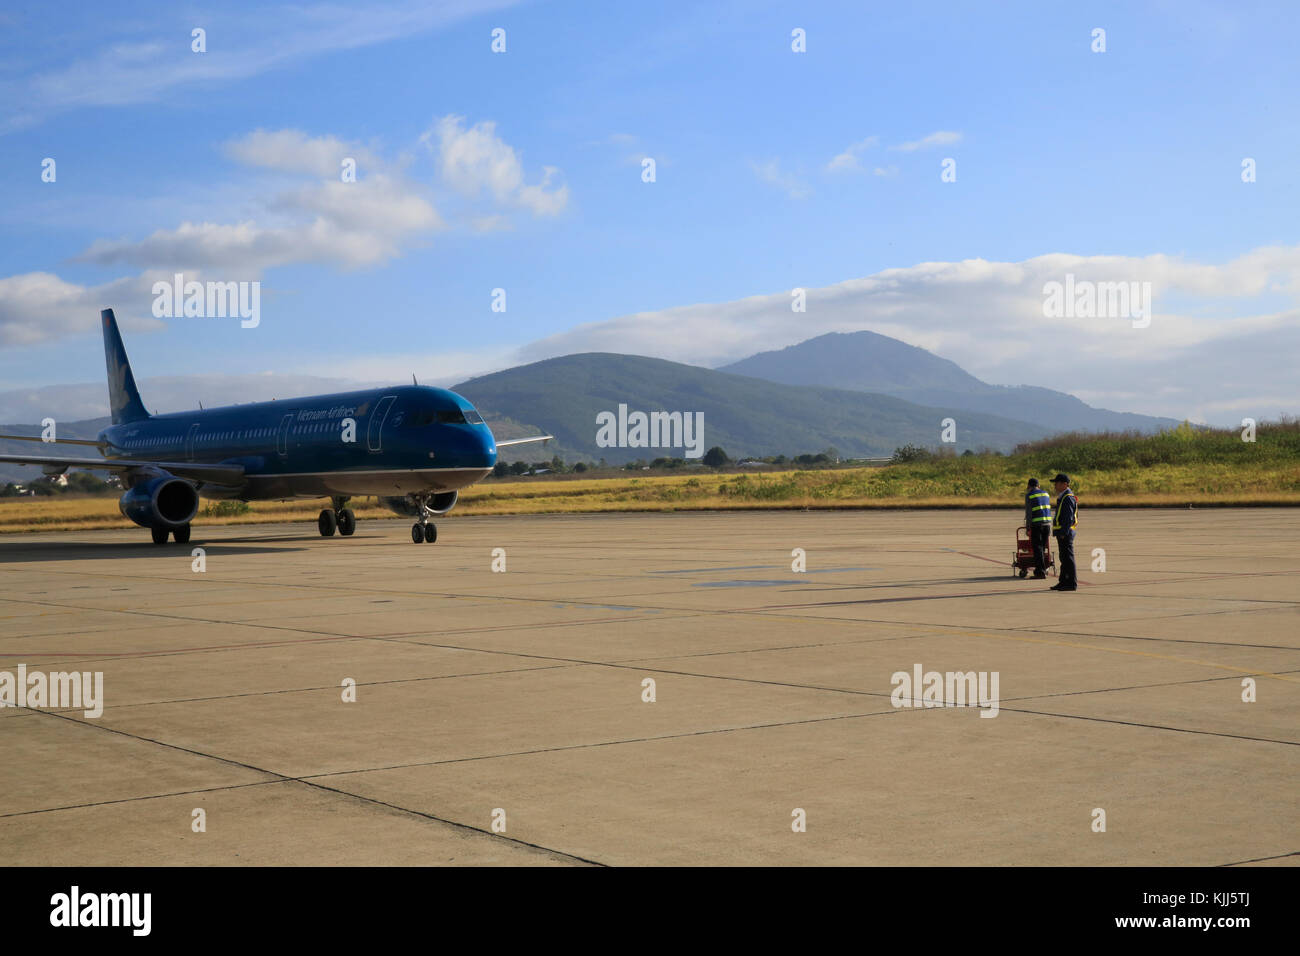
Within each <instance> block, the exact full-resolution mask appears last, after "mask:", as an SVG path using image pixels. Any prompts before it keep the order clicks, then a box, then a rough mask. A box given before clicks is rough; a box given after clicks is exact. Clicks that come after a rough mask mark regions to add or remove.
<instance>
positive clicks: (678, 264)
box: [0, 0, 1300, 422]
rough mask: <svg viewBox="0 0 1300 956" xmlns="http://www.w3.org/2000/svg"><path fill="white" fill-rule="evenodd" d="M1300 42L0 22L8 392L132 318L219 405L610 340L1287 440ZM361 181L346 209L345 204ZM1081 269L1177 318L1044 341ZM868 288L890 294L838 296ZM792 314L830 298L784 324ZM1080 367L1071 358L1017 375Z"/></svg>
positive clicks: (117, 18)
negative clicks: (181, 286)
mask: <svg viewBox="0 0 1300 956" xmlns="http://www.w3.org/2000/svg"><path fill="white" fill-rule="evenodd" d="M895 7H897V8H895ZM1295 20H1296V15H1295V12H1294V8H1293V7H1288V5H1286V4H1278V5H1267V4H1261V5H1252V6H1250V7H1249V8H1248V9H1241V8H1236V7H1230V6H1228V5H1217V6H1216V5H1207V4H1198V3H1184V2H1179V3H1152V4H1140V3H1116V4H1104V3H1103V4H1088V5H1086V6H1084V5H1071V4H1064V3H1048V4H1044V3H1041V2H1038V3H1015V4H998V5H995V6H994V7H992V8H990V6H989V5H981V4H930V5H924V6H918V5H890V6H884V5H875V4H863V3H861V2H855V3H811V4H792V3H764V2H744V3H726V2H713V3H674V2H665V3H660V4H651V5H642V4H622V3H607V2H599V3H597V2H586V3H560V2H525V3H517V4H512V3H509V2H504V0H503V2H500V3H446V4H438V3H432V4H431V3H422V4H414V3H412V4H406V3H381V4H377V5H374V6H364V7H363V5H355V6H344V5H320V6H315V7H310V8H303V7H285V6H277V5H274V4H270V5H264V4H258V3H248V4H240V3H236V4H221V5H214V6H211V7H208V6H204V5H201V4H180V5H164V4H126V5H113V6H112V7H111V8H110V7H109V6H107V5H102V4H70V5H65V6H64V7H63V8H61V9H60V10H59V11H58V12H50V11H49V8H42V7H36V6H30V7H28V8H26V9H24V10H19V11H9V12H5V13H2V14H0V94H3V95H0V103H3V104H4V105H3V107H0V110H2V111H3V112H0V168H2V169H3V171H4V175H3V176H0V395H2V394H4V393H14V392H21V391H23V390H29V389H31V388H34V387H36V386H41V385H55V384H70V383H82V382H86V383H92V382H93V383H98V382H100V381H101V379H102V374H103V373H102V354H101V351H100V348H99V344H98V340H97V334H98V333H97V323H96V319H97V310H98V308H99V307H101V306H108V305H112V306H114V307H115V308H116V309H117V311H118V314H119V317H120V318H123V319H124V320H127V322H126V324H127V328H128V332H127V339H128V341H127V344H128V349H129V350H130V352H131V355H132V359H133V362H134V364H135V365H136V370H137V374H138V375H140V376H141V377H143V378H148V377H150V376H158V375H188V374H205V375H209V376H212V377H213V379H212V381H211V382H209V383H208V384H209V386H210V389H211V391H212V392H213V393H214V394H209V396H208V404H211V403H212V401H213V400H214V399H217V398H220V397H222V386H221V384H220V382H219V379H220V378H221V377H223V376H225V377H228V379H229V381H228V385H229V387H230V388H237V387H240V388H242V386H241V385H240V379H239V378H238V376H241V375H244V374H246V373H267V372H270V373H274V375H275V376H281V377H282V378H283V381H284V386H285V387H289V385H290V383H291V377H292V376H295V375H317V376H326V377H329V376H334V377H338V378H341V379H355V380H364V381H371V380H383V379H391V378H405V377H406V375H408V374H409V373H410V372H416V373H417V374H419V375H420V376H421V377H422V380H425V379H427V380H436V381H443V382H451V381H457V380H460V379H461V378H464V377H467V376H468V375H469V374H472V373H478V372H483V371H487V370H490V369H492V368H498V367H502V366H504V365H509V364H513V362H514V361H518V360H522V359H525V358H536V357H541V356H543V355H545V354H556V352H557V350H558V351H579V350H583V349H584V348H594V347H600V348H608V349H610V350H615V351H628V352H640V353H644V354H659V355H663V356H664V357H668V358H674V359H677V360H681V361H693V362H696V363H698V364H709V365H712V364H720V363H722V362H724V361H729V360H731V359H735V358H739V357H742V356H743V355H747V354H750V353H752V352H754V351H758V350H760V349H765V348H775V347H780V346H783V345H788V344H792V343H793V342H795V341H799V340H801V339H804V338H808V337H811V336H813V335H816V334H820V333H821V332H824V331H830V330H848V329H850V328H854V327H858V328H875V329H877V330H878V331H883V332H885V333H886V334H894V335H897V336H898V337H900V338H904V339H905V340H907V341H910V342H913V343H914V344H918V345H922V346H924V347H927V348H931V349H932V350H934V351H936V352H938V353H939V354H941V355H944V356H945V357H948V358H952V359H954V360H956V361H958V362H959V363H960V364H962V365H963V366H965V367H967V368H968V370H970V371H972V372H973V373H975V374H977V375H980V376H981V377H984V378H986V379H987V380H990V381H994V382H999V383H1007V384H1020V383H1026V384H1037V385H1048V386H1051V387H1056V388H1062V389H1065V390H1069V391H1073V392H1075V393H1077V394H1080V395H1081V397H1084V398H1085V400H1088V401H1091V402H1093V403H1095V404H1100V405H1105V406H1107V407H1114V408H1120V409H1122V410H1133V411H1144V412H1150V413H1158V414H1172V415H1177V416H1179V417H1182V416H1184V415H1190V416H1191V417H1193V418H1194V419H1198V420H1214V421H1220V422H1227V421H1234V420H1236V418H1239V417H1240V415H1244V414H1252V413H1253V414H1256V415H1257V416H1262V417H1269V416H1273V415H1276V414H1278V413H1279V412H1281V411H1288V410H1289V411H1291V412H1292V413H1294V412H1295V411H1297V406H1298V405H1300V393H1297V390H1296V386H1295V385H1294V379H1295V376H1294V369H1293V366H1292V368H1291V370H1290V373H1288V370H1287V364H1288V363H1286V362H1281V361H1279V360H1278V351H1279V346H1283V347H1285V348H1286V349H1290V348H1291V347H1292V346H1294V345H1298V344H1300V331H1298V329H1297V315H1296V301H1295V296H1296V290H1297V281H1298V276H1300V273H1298V272H1297V264H1298V263H1300V254H1297V249H1296V244H1297V242H1300V238H1298V237H1297V226H1296V220H1295V212H1296V210H1297V209H1300V202H1298V201H1297V200H1300V179H1298V178H1297V177H1296V176H1295V175H1294V172H1293V170H1294V168H1295V163H1296V158H1297V157H1300V119H1298V117H1300V114H1298V113H1297V111H1296V110H1295V108H1294V104H1295V102H1296V101H1297V97H1296V94H1297V92H1298V89H1297V87H1298V84H1297V77H1296V72H1297V67H1296V65H1295V57H1294V55H1293V46H1294V42H1293V40H1294V35H1295ZM194 27H202V28H204V29H205V30H206V31H207V37H206V40H207V52H206V53H194V52H192V51H191V49H190V47H191V30H192V29H193V28H194ZM497 27H500V28H503V29H504V30H505V31H506V45H507V50H506V52H505V53H504V54H494V53H493V52H492V51H491V49H490V43H491V35H490V34H491V31H492V30H493V29H494V28H497ZM796 27H798V28H802V29H803V30H805V31H806V35H807V52H805V53H794V52H792V50H791V30H792V29H794V28H796ZM1097 27H1100V28H1103V29H1104V30H1105V31H1106V51H1105V52H1104V53H1094V52H1093V51H1092V50H1091V49H1090V45H1091V43H1092V37H1091V34H1092V31H1093V29H1094V28H1097ZM259 131H260V132H259ZM854 147H856V148H854ZM331 150H333V152H331ZM340 152H343V153H347V154H356V155H359V156H361V157H363V158H362V160H361V162H360V163H359V177H358V178H359V182H358V183H357V184H353V185H354V186H360V187H363V188H361V189H354V190H353V192H352V193H343V192H339V190H338V189H337V188H333V187H334V186H335V184H337V180H338V176H337V174H333V175H327V173H328V172H329V170H330V169H331V168H332V167H331V164H333V163H335V161H334V160H333V159H332V158H329V157H332V156H334V155H335V154H336V153H340ZM322 155H323V156H326V157H327V159H328V162H323V161H319V160H320V157H321V156H322ZM453 156H461V157H462V158H463V160H464V162H463V165H462V168H460V169H459V170H458V169H456V168H453V165H454V164H451V163H449V157H453ZM837 156H838V157H844V158H842V159H841V160H840V161H839V162H838V163H837V161H836V157H837ZM45 157H51V158H54V159H55V160H56V163H57V180H56V181H55V182H53V183H46V182H42V181H41V175H40V174H41V162H42V159H43V158H45ZM644 157H651V158H654V159H655V160H656V163H657V170H656V173H657V178H656V181H655V182H653V183H645V182H642V177H641V172H642V168H641V159H642V158H644ZM1244 157H1251V158H1254V159H1255V160H1256V163H1257V176H1258V179H1257V181H1256V182H1254V183H1249V184H1246V183H1243V182H1242V181H1241V175H1240V171H1241V162H1242V159H1243V158H1244ZM945 158H953V159H955V160H956V163H957V167H956V168H957V181H956V182H953V183H943V182H941V180H940V175H939V173H940V163H941V161H942V160H943V159H945ZM344 188H350V187H344ZM530 190H531V192H530ZM340 202H341V203H354V204H355V205H354V206H349V207H348V209H347V211H346V212H339V209H338V204H339V203H340ZM322 216H324V217H325V219H326V220H328V227H329V228H328V229H325V230H317V231H316V232H313V231H312V224H313V222H314V221H317V220H319V219H320V217H322ZM185 224H189V229H190V233H189V234H184V233H185V230H186V225H185ZM239 224H244V229H243V230H242V231H240V230H239V229H237V227H238V226H239ZM322 232H325V233H327V235H322V234H321V233H322ZM193 233H201V234H202V235H201V241H192V240H193V239H194V236H193ZM155 234H156V235H155ZM150 237H154V239H153V240H152V241H147V240H150ZM308 237H310V241H307V238H308ZM241 242H243V243H246V248H237V247H238V246H239V244H240V243H241ZM268 244H269V246H272V247H274V249H275V250H276V251H275V252H274V254H267V253H266V249H267V248H268ZM1259 250H1274V251H1272V252H1268V251H1266V252H1264V253H1260V252H1259ZM1053 256H1057V257H1060V256H1067V257H1068V256H1074V257H1079V258H1078V259H1077V260H1076V259H1052V258H1050V257H1053ZM1044 257H1049V258H1046V259H1044ZM972 260H974V261H983V262H985V263H989V264H992V265H991V266H990V268H988V269H982V268H980V267H978V266H971V265H969V263H970V262H971V261H972ZM924 263H945V264H949V268H947V269H946V270H940V271H939V273H938V275H939V278H938V279H936V273H935V271H934V270H932V269H931V270H926V269H924V268H922V267H921V264H924ZM962 263H967V265H965V266H962V265H960V264H962ZM1025 263H1030V265H1025ZM181 268H185V269H189V270H195V271H197V272H199V273H200V274H201V275H202V276H203V277H205V278H214V279H219V280H244V279H248V280H260V281H261V283H262V296H263V299H262V318H261V324H260V325H259V326H258V327H257V328H256V329H241V328H240V327H239V323H238V322H237V321H231V320H225V319H215V318H213V319H189V320H184V319H165V320H162V321H158V320H154V319H152V318H151V317H150V316H149V304H150V298H149V296H147V295H144V294H143V292H142V289H147V283H146V284H144V285H143V286H142V285H141V283H142V282H143V280H142V279H141V276H144V275H146V274H149V275H152V274H153V273H155V272H160V273H170V272H171V271H174V270H175V269H181ZM888 270H898V272H896V273H891V272H888ZM1064 271H1073V272H1075V273H1077V274H1079V275H1081V276H1084V275H1091V276H1095V277H1096V278H1098V279H1099V280H1103V279H1106V278H1108V277H1123V278H1132V279H1134V280H1140V281H1152V282H1153V283H1155V284H1156V287H1157V288H1156V299H1157V305H1158V311H1157V315H1158V317H1159V318H1158V321H1157V322H1155V323H1153V324H1152V329H1149V330H1143V331H1145V332H1147V333H1149V334H1146V335H1144V336H1141V335H1138V334H1137V332H1138V330H1132V331H1131V333H1130V332H1122V331H1121V328H1127V326H1122V327H1121V326H1115V327H1108V328H1106V329H1102V330H1099V329H1097V328H1095V327H1069V326H1067V325H1060V326H1057V327H1053V326H1051V325H1048V324H1043V325H1042V326H1040V327H1034V325H1033V322H1032V320H1031V318H1029V316H1030V315H1031V314H1032V312H1033V311H1034V308H1035V303H1036V302H1041V292H1040V287H1041V285H1042V282H1041V281H1040V280H1041V278H1042V277H1043V276H1048V277H1051V276H1053V275H1056V274H1057V273H1060V272H1064ZM882 273H884V274H885V275H886V276H894V277H895V278H891V279H888V280H887V281H886V284H890V285H891V286H892V287H894V288H895V291H896V295H895V297H894V298H892V299H888V298H887V299H883V300H882V299H881V298H880V290H879V285H880V282H877V283H876V284H875V285H872V286H869V287H867V288H857V287H855V286H852V285H850V286H848V287H846V286H844V285H843V284H844V283H850V284H851V283H853V282H854V281H855V280H867V279H870V277H876V276H880V274H882ZM52 277H56V278H52ZM990 282H991V283H993V285H992V286H990V285H989V283H990ZM114 283H117V284H114ZM133 283H134V284H133ZM939 286H942V288H941V289H940V288H938V287H939ZM794 287H803V288H807V289H809V290H824V291H823V292H822V293H817V292H810V308H809V311H808V313H806V314H804V315H791V314H790V310H789V307H788V303H789V298H790V290H791V289H792V288H794ZM495 288H504V289H505V290H506V293H507V302H508V307H507V311H506V312H504V313H495V312H492V311H491V309H490V305H491V294H492V290H493V289H495ZM873 296H874V298H873ZM754 297H757V299H755V298H754ZM819 304H821V305H825V308H820V307H819ZM832 305H834V308H832ZM629 317H635V318H629ZM683 317H686V318H688V319H689V321H688V322H685V323H683V321H682V320H683ZM131 320H134V322H133V321H131ZM611 323H613V324H611ZM1153 330H1154V331H1153ZM589 332H591V333H595V334H588V333H589ZM696 332H698V335H697V334H696ZM1070 337H1077V338H1078V340H1079V342H1080V351H1081V352H1083V353H1086V354H1087V355H1089V356H1091V357H1090V358H1089V359H1087V360H1086V361H1083V362H1071V361H1069V360H1068V359H1064V358H1060V357H1052V358H1050V359H1048V360H1047V361H1045V362H1036V361H1034V360H1033V358H1032V356H1031V355H1030V354H1028V353H1027V352H1026V351H1025V349H1024V343H1025V340H1026V339H1030V340H1032V341H1035V342H1038V343H1041V345H1040V349H1041V350H1042V351H1059V350H1057V349H1056V348H1055V346H1054V345H1053V343H1055V342H1057V341H1058V340H1059V339H1062V338H1070ZM548 343H550V344H548ZM560 346H563V347H562V348H561V347H560ZM1289 354H1294V352H1290V353H1289ZM273 377H274V376H273ZM1135 383H1137V384H1135ZM1207 385H1208V387H1209V388H1210V390H1211V391H1210V393H1209V394H1208V396H1207ZM241 394H242V393H241ZM148 398H149V396H148V395H146V399H148ZM46 399H48V400H50V401H54V399H53V398H52V397H51V396H50V395H46ZM46 399H43V400H46ZM188 404H190V405H192V404H193V402H190V403H188ZM10 408H12V409H14V411H13V412H12V413H13V414H17V413H18V411H19V410H21V403H15V402H11V403H9V404H8V405H6V403H5V402H4V401H3V400H0V418H2V417H4V412H5V411H6V410H8V409H10Z"/></svg>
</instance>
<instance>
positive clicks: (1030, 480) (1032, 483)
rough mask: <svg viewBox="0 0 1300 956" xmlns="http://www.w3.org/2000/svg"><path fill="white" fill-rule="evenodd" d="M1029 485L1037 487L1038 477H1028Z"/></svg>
mask: <svg viewBox="0 0 1300 956" xmlns="http://www.w3.org/2000/svg"><path fill="white" fill-rule="evenodd" d="M1029 487H1030V488H1037V487H1038V479H1037V478H1030V479H1029Z"/></svg>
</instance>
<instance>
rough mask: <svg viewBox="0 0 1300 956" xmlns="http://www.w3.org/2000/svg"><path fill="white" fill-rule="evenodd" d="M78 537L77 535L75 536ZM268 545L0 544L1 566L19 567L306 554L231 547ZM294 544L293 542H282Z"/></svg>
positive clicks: (283, 549) (200, 542) (201, 542)
mask: <svg viewBox="0 0 1300 956" xmlns="http://www.w3.org/2000/svg"><path fill="white" fill-rule="evenodd" d="M73 533H75V532H73ZM259 540H260V541H267V540H269V539H254V538H244V539H235V540H234V541H233V542H232V541H231V540H230V539H226V540H217V541H204V540H202V539H200V538H199V537H198V536H195V537H194V538H193V539H191V540H190V542H189V543H188V544H176V543H175V542H170V541H169V542H168V543H167V544H165V545H161V544H154V543H153V542H152V541H150V540H149V539H148V538H146V539H145V540H144V541H140V542H134V541H132V542H107V541H105V542H102V543H99V542H86V541H24V542H21V543H20V542H13V543H12V544H10V543H6V542H0V564H16V563H21V562H32V561H85V560H108V559H112V558H149V557H184V558H189V556H190V552H191V551H192V550H193V549H194V548H202V549H203V550H204V551H205V552H207V555H208V557H213V556H216V555H223V556H229V555H240V554H287V553H289V552H293V551H305V550H307V549H306V548H303V547H239V546H236V547H231V546H230V545H231V544H232V543H233V544H236V545H239V544H240V543H242V542H244V541H247V542H253V541H259ZM280 540H286V541H287V540H292V539H288V538H285V539H280Z"/></svg>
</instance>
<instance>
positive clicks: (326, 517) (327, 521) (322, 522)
mask: <svg viewBox="0 0 1300 956" xmlns="http://www.w3.org/2000/svg"><path fill="white" fill-rule="evenodd" d="M316 527H318V528H320V536H321V537H322V538H332V537H334V529H335V528H337V527H338V521H337V520H336V519H335V518H334V512H332V511H330V510H329V509H328V508H326V509H325V510H324V511H322V512H321V513H320V517H319V518H317V519H316Z"/></svg>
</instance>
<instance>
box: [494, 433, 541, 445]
mask: <svg viewBox="0 0 1300 956" xmlns="http://www.w3.org/2000/svg"><path fill="white" fill-rule="evenodd" d="M554 437H555V436H554V435H534V436H533V437H532V438H508V439H506V440H505V441H499V442H497V447H498V448H504V447H505V446H506V445H526V444H527V443H528V442H533V441H550V440H551V439H552V438H554Z"/></svg>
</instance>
